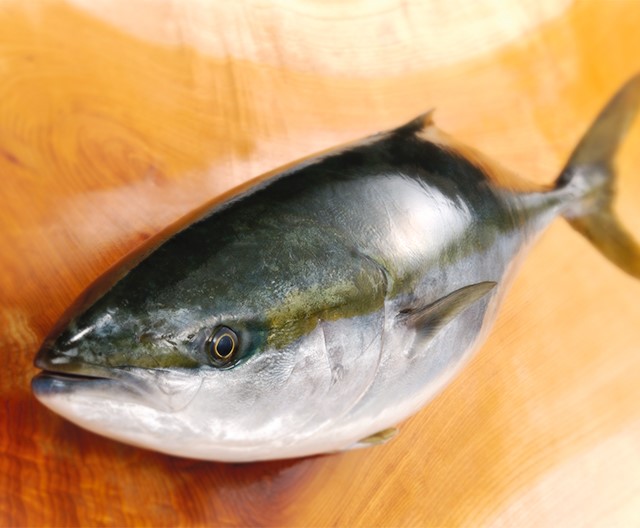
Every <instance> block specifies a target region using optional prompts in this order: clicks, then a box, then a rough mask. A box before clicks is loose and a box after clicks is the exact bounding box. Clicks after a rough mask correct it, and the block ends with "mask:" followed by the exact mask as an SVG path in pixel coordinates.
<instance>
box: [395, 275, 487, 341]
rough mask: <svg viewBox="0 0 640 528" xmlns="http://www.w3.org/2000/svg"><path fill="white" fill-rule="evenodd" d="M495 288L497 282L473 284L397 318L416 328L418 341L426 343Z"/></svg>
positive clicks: (403, 311)
mask: <svg viewBox="0 0 640 528" xmlns="http://www.w3.org/2000/svg"><path fill="white" fill-rule="evenodd" d="M495 286H496V283H495V282H479V283H478V284H471V285H469V286H465V287H464V288H460V289H459V290H456V291H454V292H452V293H450V294H449V295H446V296H445V297H442V298H441V299H438V300H437V301H435V302H433V303H431V304H427V305H424V306H414V307H411V308H407V309H405V310H402V311H401V312H400V313H399V314H398V315H397V318H398V319H399V320H400V321H402V322H404V323H405V324H407V325H411V326H414V327H415V328H416V330H417V335H418V339H419V340H420V341H421V342H422V343H424V342H425V341H427V340H428V339H431V338H432V337H433V336H434V335H435V334H437V333H438V332H439V331H440V330H441V329H442V328H443V327H445V326H446V325H447V324H448V323H449V322H450V321H452V320H453V319H454V318H455V317H456V316H457V315H459V314H460V313H462V312H463V311H464V310H466V309H467V308H468V307H469V306H471V305H472V304H473V303H475V302H476V301H479V300H480V299H482V298H483V297H484V296H485V295H487V294H488V293H489V292H490V291H491V290H493V288H495Z"/></svg>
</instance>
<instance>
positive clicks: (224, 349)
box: [216, 334, 235, 358]
mask: <svg viewBox="0 0 640 528" xmlns="http://www.w3.org/2000/svg"><path fill="white" fill-rule="evenodd" d="M234 348H235V345H234V343H233V339H232V338H231V336H230V335H228V334H225V335H223V336H222V337H221V338H220V339H219V340H218V342H217V343H216V352H217V353H218V355H219V356H221V357H223V358H226V357H227V356H229V355H230V354H231V353H232V352H233V349H234Z"/></svg>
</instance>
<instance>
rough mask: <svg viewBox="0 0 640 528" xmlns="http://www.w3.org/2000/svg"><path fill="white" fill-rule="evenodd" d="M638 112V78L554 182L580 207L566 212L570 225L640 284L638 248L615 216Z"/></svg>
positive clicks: (616, 99) (596, 124) (620, 93)
mask: <svg viewBox="0 0 640 528" xmlns="http://www.w3.org/2000/svg"><path fill="white" fill-rule="evenodd" d="M639 106H640V74H638V75H636V76H635V77H633V78H631V79H630V80H629V81H628V82H627V83H626V84H625V85H624V86H623V87H622V88H620V90H619V91H618V93H616V94H615V95H614V97H613V98H612V99H611V101H609V103H608V104H607V106H606V107H605V108H604V109H603V110H602V111H601V112H600V115H599V116H598V118H597V119H596V120H595V122H594V123H593V125H591V128H590V129H589V130H588V131H587V133H586V134H585V135H584V136H583V138H582V139H581V140H580V143H578V146H577V147H576V148H575V150H574V151H573V153H572V154H571V157H570V158H569V161H568V163H567V165H566V166H565V168H564V170H563V171H562V173H561V174H560V177H559V178H558V179H557V181H556V188H557V189H566V190H567V191H568V192H570V193H572V194H574V195H575V197H576V199H577V201H576V202H575V204H574V205H573V206H572V207H569V209H568V210H567V211H566V212H565V215H564V216H565V218H566V219H567V220H568V222H569V224H571V226H572V227H573V228H574V229H576V230H577V231H578V232H579V233H581V234H582V235H583V236H585V237H586V238H587V239H588V240H589V241H591V243H592V244H593V245H594V246H595V247H596V248H597V249H598V250H599V251H600V252H601V253H602V254H603V255H604V256H605V257H607V258H608V259H609V260H611V261H612V262H613V263H614V264H616V265H617V266H619V267H620V268H621V269H622V270H624V271H625V272H627V273H628V274H630V275H632V276H633V277H637V278H640V245H638V243H637V242H636V241H635V240H634V239H633V237H632V236H631V235H630V234H629V233H628V232H627V231H626V230H625V228H624V227H623V226H622V224H621V223H620V222H619V221H618V219H617V218H616V215H615V213H614V211H613V199H614V197H615V176H616V172H615V169H614V167H613V159H614V157H615V154H616V151H617V149H618V146H619V145H620V143H621V142H622V140H623V139H624V137H625V135H626V133H627V131H628V129H629V127H630V125H631V123H632V122H633V119H634V117H635V115H636V113H637V111H638V107H639Z"/></svg>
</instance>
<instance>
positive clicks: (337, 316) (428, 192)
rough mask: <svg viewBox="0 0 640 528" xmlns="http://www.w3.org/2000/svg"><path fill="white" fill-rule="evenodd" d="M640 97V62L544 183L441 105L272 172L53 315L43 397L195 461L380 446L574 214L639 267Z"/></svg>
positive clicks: (588, 233) (36, 386) (613, 253)
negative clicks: (638, 120) (639, 177)
mask: <svg viewBox="0 0 640 528" xmlns="http://www.w3.org/2000/svg"><path fill="white" fill-rule="evenodd" d="M639 102H640V76H637V77H634V78H633V79H631V80H630V81H629V82H628V83H627V84H626V85H625V86H623V87H622V88H621V90H620V91H619V92H618V93H617V94H616V95H615V97H614V98H613V99H612V100H611V102H610V103H609V104H608V105H607V106H606V107H605V109H604V110H603V111H602V113H601V114H600V116H599V117H598V119H597V120H596V121H595V123H594V124H593V126H592V127H591V128H590V130H589V131H588V132H587V134H586V135H585V136H584V137H583V139H582V140H581V141H580V143H579V145H578V146H577V148H576V149H575V151H574V152H573V154H572V155H571V157H570V159H569V162H568V163H567V165H566V168H565V169H564V170H563V171H562V172H561V174H560V176H559V177H558V178H557V180H556V181H555V184H554V185H552V186H549V187H546V188H543V187H541V186H537V185H533V184H529V183H527V182H525V181H523V180H520V179H518V178H517V177H516V176H514V175H513V174H511V173H509V172H508V171H506V170H504V169H501V168H499V167H498V166H496V165H495V164H493V163H492V162H490V161H489V160H488V159H487V158H485V157H484V156H482V155H481V154H479V153H478V152H476V151H475V150H473V149H471V148H469V147H466V146H463V145H461V144H460V143H458V142H456V141H455V140H453V139H452V138H451V137H449V136H447V135H446V134H444V133H443V132H441V131H440V130H439V129H438V128H436V127H435V125H434V123H433V119H432V113H427V114H425V115H423V116H420V117H418V118H417V119H414V120H413V121H411V122H409V123H408V124H406V125H404V126H401V127H399V128H397V129H395V130H392V131H389V132H385V133H380V134H377V135H375V136H373V137H370V138H367V139H365V140H363V141H361V142H359V143H355V144H353V145H351V146H349V147H346V148H338V149H335V150H334V151H330V152H329V153H325V154H323V155H320V156H317V157H315V158H312V159H310V160H307V161H305V162H302V163H300V164H299V165H297V166H294V167H293V168H292V169H289V170H286V171H284V172H281V173H279V174H277V175H276V176H274V177H271V178H269V179H267V180H266V181H262V182H260V183H258V184H256V185H255V186H253V187H251V188H249V189H248V190H245V191H244V192H242V193H240V194H239V195H238V196H236V197H235V198H233V199H231V200H229V201H227V202H226V203H223V204H221V205H216V206H215V207H213V209H212V210H211V211H209V213H208V215H207V216H205V217H204V218H203V219H201V220H199V221H196V222H195V223H192V224H191V225H190V226H188V227H187V228H186V229H184V230H182V231H180V232H178V233H177V234H175V235H174V236H172V237H171V238H169V239H168V240H167V241H166V242H165V243H163V244H162V245H161V246H160V247H158V248H157V249H156V250H155V251H153V252H152V253H151V254H150V255H149V256H147V257H146V258H145V259H144V260H142V262H141V263H139V264H138V265H136V266H135V267H133V269H131V270H130V271H129V272H128V274H126V275H125V276H124V277H123V278H121V280H119V282H117V283H116V284H115V286H113V287H112V289H110V290H109V291H108V292H107V293H106V294H105V295H103V296H102V297H101V298H100V299H99V300H98V301H97V302H96V303H95V304H93V305H92V306H91V307H90V308H88V309H87V310H86V311H84V312H83V313H80V314H79V315H77V317H75V318H73V319H72V320H71V321H70V322H68V324H66V323H65V324H66V327H65V328H64V329H63V330H62V331H61V332H60V331H59V330H56V331H54V333H53V334H52V335H51V336H50V337H49V338H48V339H47V340H46V341H45V343H44V344H43V346H42V349H41V350H40V352H39V353H38V355H37V358H36V366H38V367H39V368H41V369H43V372H42V373H40V374H39V375H38V376H37V377H35V378H34V381H33V390H34V393H35V395H36V397H37V398H38V399H39V400H40V401H41V402H42V403H43V404H45V405H46V406H47V407H49V408H50V409H52V410H53V411H55V412H57V413H59V414H61V415H62V416H64V417H66V418H68V419H69V420H71V421H73V422H75V423H76V424H79V425H80V426H82V427H85V428H87V429H89V430H91V431H95V432H96V433H99V434H102V435H105V436H108V437H111V438H114V439H117V440H121V441H124V442H128V443H131V444H134V445H138V446H142V447H146V448H150V449H155V450H158V451H162V452H165V453H171V454H175V455H180V456H186V457H193V458H201V459H211V460H220V461H252V460H264V459H275V458H289V457H298V456H304V455H311V454H314V453H323V452H331V451H338V450H343V449H349V448H352V447H358V446H366V445H374V444H378V443H382V442H384V441H386V440H387V439H388V438H390V437H391V436H393V434H394V431H395V429H394V427H395V426H396V424H398V422H400V421H401V420H403V419H405V418H407V417H408V416H410V415H412V414H414V413H415V412H417V411H418V410H419V409H420V408H421V407H423V406H424V405H425V403H426V402H427V401H429V400H430V399H431V398H433V396H434V395H435V394H436V393H437V392H438V391H439V390H440V389H441V388H442V387H443V386H444V385H445V384H446V383H447V382H449V381H450V380H451V378H452V377H453V376H454V374H455V373H456V372H457V371H458V370H459V369H460V367H461V365H462V364H463V363H464V362H465V360H467V359H468V357H469V355H470V353H471V352H472V351H473V350H474V349H475V348H476V347H477V346H478V344H479V343H480V342H481V341H482V340H483V338H484V337H485V336H486V334H487V330H488V328H489V327H490V325H491V323H492V322H493V320H494V318H495V315H496V311H497V308H498V305H499V303H500V301H501V299H502V298H503V296H504V293H505V289H506V288H507V286H508V284H509V282H510V280H511V278H512V277H513V274H514V271H515V269H516V268H517V265H518V263H519V261H520V260H521V257H522V256H523V254H524V253H525V252H526V250H527V249H528V248H529V247H530V245H531V243H532V242H533V241H534V240H535V239H536V237H537V236H538V235H539V234H540V232H541V231H542V230H543V229H544V228H545V227H546V226H547V225H548V224H549V223H550V222H551V221H552V220H553V219H554V218H556V217H557V216H563V217H564V218H565V219H567V220H568V221H569V223H570V224H571V225H572V226H573V227H574V228H575V229H576V230H577V231H578V232H580V233H581V234H582V235H584V236H585V237H587V238H588V239H589V240H590V241H591V242H592V243H593V244H594V245H595V246H596V247H597V248H598V249H599V250H600V251H601V252H602V253H603V254H604V255H605V256H606V257H608V258H609V259H610V260H611V261H613V262H614V263H615V264H617V265H618V266H619V267H620V268H622V269H623V270H624V271H626V272H628V273H629V274H631V275H632V276H634V277H640V251H639V249H638V245H637V244H636V243H635V242H634V240H633V239H632V238H631V237H630V236H629V235H628V234H627V233H626V232H625V230H624V229H623V228H622V227H621V226H620V224H619V223H618V221H617V220H616V218H615V216H614V213H613V210H612V201H613V197H614V187H615V180H614V176H615V172H614V170H613V168H612V159H613V157H614V154H615V152H616V149H617V147H618V144H619V143H620V141H621V140H622V138H623V137H624V135H625V133H626V131H627V128H628V126H629V125H630V123H631V120H632V118H633V117H634V115H635V113H636V110H637V108H638V105H639Z"/></svg>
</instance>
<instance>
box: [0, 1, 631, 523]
mask: <svg viewBox="0 0 640 528" xmlns="http://www.w3.org/2000/svg"><path fill="white" fill-rule="evenodd" d="M638 28H640V3H638V2H637V1H635V0H628V1H624V0H617V1H616V2H613V1H607V0H601V1H598V0H585V1H581V2H575V3H572V2H559V1H555V0H548V1H539V0H538V1H534V0H528V1H521V2H499V1H497V0H495V1H494V0H483V1H477V2H463V1H461V0H460V1H455V2H451V1H442V0H426V1H423V2H418V1H414V2H411V1H399V0H397V1H396V0H377V1H367V2H365V1H364V0H350V1H335V0H334V1H328V2H327V1H321V0H298V1H287V0H273V1H267V0H264V1H259V0H253V1H249V0H247V1H242V2H223V1H222V0H220V1H218V2H214V1H211V2H205V1H204V0H202V1H192V2H179V1H177V0H176V1H171V0H158V1H153V2H152V1H150V0H138V1H135V2H125V1H115V2H113V1H110V2H107V1H104V0H100V1H97V0H95V1H89V0H75V1H73V2H62V1H42V2H36V1H33V2H20V1H19V0H14V1H11V0H3V1H0V328H1V330H0V345H1V346H0V354H1V356H0V357H1V358H2V365H1V368H0V391H1V398H0V402H1V408H2V412H0V424H1V427H0V525H3V526H4V525H7V526H40V525H46V526H77V525H83V526H88V525H101V526H102V525H105V526H120V525H135V526H148V525H153V526H164V525H171V526H175V525H278V526H294V525H295V526H307V525H309V526H310V525H323V526H324V525H349V526H351V525H365V526H370V525H393V526H411V525H413V526H424V525H439V526H441V525H448V526H455V525H472V526H519V527H521V526H540V525H549V526H561V525H565V526H576V525H584V526H586V525H609V526H610V525H619V526H632V525H639V524H640V283H638V282H637V281H634V280H633V279H631V278H629V277H627V276H625V275H624V274H623V273H621V272H620V271H618V270H617V269H615V268H614V267H613V266H612V265H610V264H609V263H608V262H606V261H605V260H604V259H603V258H601V257H600V256H599V255H598V254H597V253H596V252H595V251H594V250H593V248H592V247H590V246H589V244H588V243H587V242H585V241H584V240H583V239H582V238H580V237H579V236H578V235H577V234H576V233H574V232H573V231H572V230H571V229H570V228H569V227H567V225H565V224H564V223H563V222H562V221H558V222H557V223H556V224H554V225H553V226H552V227H551V229H550V230H549V231H548V232H547V233H546V234H545V235H544V236H543V238H542V239H541V240H540V242H539V243H538V245H537V246H536V247H535V248H534V249H533V251H532V252H531V254H530V255H529V257H528V259H527V260H526V262H525V264H524V267H523V269H522V272H521V274H520V275H519V278H518V280H517V281H516V283H515V285H514V287H513V289H512V290H511V292H510V294H509V296H508V298H507V299H506V303H505V305H504V306H503V308H502V311H501V315H500V318H499V320H498V322H497V324H496V327H495V329H494V331H493V333H492V334H491V337H490V338H489V340H488V342H487V343H486V344H485V345H484V346H483V348H482V349H481V351H480V352H479V353H478V354H477V355H476V356H475V358H474V359H473V360H472V361H471V363H470V364H469V365H468V366H467V367H466V369H465V370H464V371H463V372H462V374H461V375H460V376H459V377H458V378H457V379H456V380H455V382H454V383H453V384H452V385H451V386H449V387H448V388H447V389H446V390H445V391H444V392H443V393H442V394H441V395H440V396H439V397H437V398H436V399H435V400H434V401H433V402H432V403H431V404H430V405H428V406H427V407H426V408H425V409H424V410H423V411H422V412H420V413H419V414H418V415H417V416H415V417H414V418H412V419H410V420H409V421H407V422H406V423H404V424H403V425H402V427H401V434H400V435H398V437H397V438H396V439H394V440H393V441H392V442H390V443H389V444H387V445H385V446H382V447H378V448H374V449H369V450H360V451H355V452H349V453H344V454H337V455H329V456H320V457H315V458H307V459H301V460H289V461H282V462H272V463H261V464H247V465H225V464H216V463H205V462H196V461H190V460H182V459H178V458H172V457H169V456H163V455H159V454H155V453H151V452H147V451H144V450H140V449H136V448H133V447H128V446H125V445H121V444H118V443H115V442H112V441H110V440H107V439H103V438H100V437H98V436H95V435H93V434H91V433H88V432H85V431H83V430H81V429H79V428H77V427H75V426H73V425H71V424H69V423H67V422H65V421H64V420H62V419H60V418H58V417H57V416H55V415H53V414H52V413H50V412H49V411H47V410H46V409H44V408H43V407H42V406H41V405H39V404H38V403H37V402H35V401H34V399H33V397H32V395H31V393H30V389H29V382H30V379H31V377H32V376H33V375H34V374H35V373H36V370H35V369H34V368H33V367H32V364H31V362H32V359H33V356H34V354H35V352H36V350H37V347H38V345H39V343H40V341H41V339H42V338H43V336H44V335H45V334H46V333H47V331H48V330H49V329H50V328H51V326H52V325H53V324H54V322H55V320H56V319H57V318H58V317H59V316H60V314H61V313H62V312H63V311H64V309H65V308H66V307H67V306H68V305H69V304H70V303H71V302H72V301H73V300H74V298H75V297H76V296H77V295H79V294H80V292H81V291H82V290H83V289H84V288H85V287H86V286H87V285H88V284H90V283H91V282H92V281H93V280H94V279H95V278H96V277H98V276H100V275H101V274H102V273H103V272H104V271H105V270H106V269H108V268H109V267H110V266H112V265H113V264H114V263H116V262H117V261H118V260H119V259H121V258H123V257H124V256H125V255H126V254H127V253H128V252H130V251H132V250H134V249H135V248H136V247H138V246H139V245H140V244H143V243H144V242H145V241H147V240H149V238H150V237H152V236H153V234H154V233H157V232H158V231H159V230H160V229H162V228H163V227H165V226H167V225H169V224H171V223H172V222H175V221H178V220H179V219H180V218H181V217H183V216H184V215H186V214H188V213H189V211H191V210H193V209H195V208H197V207H199V206H202V205H203V204H204V203H206V202H208V201H210V200H214V199H216V197H217V196H219V195H221V194H222V193H224V192H226V191H228V190H230V189H232V188H233V187H234V186H236V185H238V184H240V183H242V182H245V181H247V180H249V179H251V178H253V177H255V176H258V175H259V174H261V173H263V172H265V171H268V170H271V169H274V168H276V167H278V166H280V165H282V164H284V163H287V162H289V161H291V160H294V159H296V158H299V157H302V156H304V155H308V154H310V153H312V152H314V151H317V150H320V149H323V148H327V147H330V146H332V145H334V144H337V143H341V142H344V141H347V140H350V139H354V138H357V137H360V136H363V135H366V134H370V133H373V132H376V131H378V130H381V129H385V128H389V127H392V126H395V125H397V124H400V123H402V122H404V121H406V120H408V119H410V118H412V117H413V116H415V115H417V114H419V113H421V112H423V111H425V110H427V109H429V108H431V107H434V106H435V107H436V108H437V111H436V114H435V118H436V122H437V123H438V124H439V126H440V127H442V128H444V129H445V130H447V131H448V132H450V133H452V134H453V135H454V136H456V137H457V138H458V139H460V140H462V141H464V142H467V143H469V144H471V145H474V146H476V147H477V148H479V149H481V150H482V151H484V152H485V153H487V154H488V155H490V156H492V157H493V158H494V159H497V160H499V161H500V162H501V163H502V164H503V165H505V166H507V167H509V168H511V169H513V170H515V171H517V172H518V173H520V174H522V175H523V176H525V177H528V178H530V179H533V180H537V181H540V182H550V181H552V180H553V179H554V178H555V176H556V174H557V173H558V171H559V170H560V168H561V166H562V164H563V162H564V160H565V159H566V157H567V155H568V153H569V152H570V151H571V149H572V148H573V146H574V145H575V143H576V141H577V140H578V138H579V137H580V135H581V134H582V132H583V131H584V130H585V128H586V127H587V126H588V124H589V122H590V121H591V120H592V118H593V117H594V115H595V114H596V113H597V111H598V110H599V108H600V107H601V106H602V105H603V103H604V102H605V101H606V99H607V98H608V97H609V96H610V95H611V94H612V93H613V91H614V90H615V89H616V88H617V87H618V86H619V85H620V84H621V83H622V82H623V81H624V80H625V79H627V78H628V77H629V76H631V75H632V74H633V73H635V72H636V71H637V70H638V69H640V59H639V57H640V30H639V29H638ZM639 145H640V125H639V126H637V127H636V128H635V129H634V130H633V132H632V134H631V136H630V138H629V141H628V143H627V145H626V148H625V149H624V150H623V152H622V154H621V156H620V159H619V161H620V163H619V167H620V170H621V176H620V182H619V192H620V196H619V201H618V206H619V207H618V208H619V211H620V213H621V214H622V216H623V217H624V218H625V221H626V223H627V225H628V226H629V227H630V229H631V230H632V231H633V232H635V233H636V234H640V174H639V173H640V148H638V146H639Z"/></svg>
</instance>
